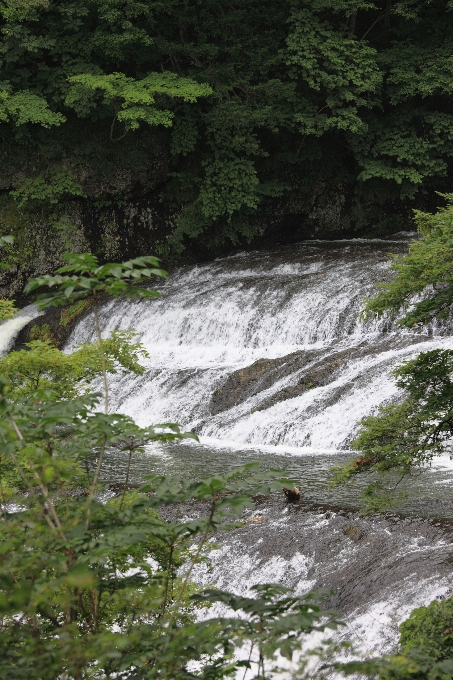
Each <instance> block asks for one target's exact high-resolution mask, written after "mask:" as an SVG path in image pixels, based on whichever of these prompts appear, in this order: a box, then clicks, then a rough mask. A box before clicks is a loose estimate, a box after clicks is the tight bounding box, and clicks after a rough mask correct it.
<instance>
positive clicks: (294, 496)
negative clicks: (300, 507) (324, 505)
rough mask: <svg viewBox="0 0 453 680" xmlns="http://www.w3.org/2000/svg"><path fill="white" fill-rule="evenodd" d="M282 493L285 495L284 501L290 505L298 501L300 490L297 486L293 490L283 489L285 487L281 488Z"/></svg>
mask: <svg viewBox="0 0 453 680" xmlns="http://www.w3.org/2000/svg"><path fill="white" fill-rule="evenodd" d="M283 493H284V494H285V496H286V499H287V500H288V501H290V502H291V503H293V502H294V501H300V490H299V488H298V487H297V486H295V487H294V489H293V490H291V489H285V487H283Z"/></svg>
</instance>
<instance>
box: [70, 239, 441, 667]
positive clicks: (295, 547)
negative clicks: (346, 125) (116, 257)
mask: <svg viewBox="0 0 453 680" xmlns="http://www.w3.org/2000/svg"><path fill="white" fill-rule="evenodd" d="M407 241H408V237H407V236H406V237H403V238H399V237H397V238H393V239H388V240H381V241H379V240H370V241H361V240H353V241H338V242H332V243H325V242H310V243H301V244H298V245H296V246H286V247H281V248H276V249H273V250H272V251H268V252H265V253H247V254H240V255H236V256H234V257H230V258H226V259H222V260H218V261H215V262H212V263H209V264H205V265H198V266H194V267H185V268H182V269H180V270H178V271H176V272H174V273H173V274H172V276H171V277H170V279H169V281H168V282H167V283H165V284H164V285H162V286H161V287H160V290H161V293H162V297H161V298H160V299H159V300H153V301H130V300H123V301H113V302H110V303H108V304H107V305H106V306H105V307H104V308H103V309H102V312H101V317H102V327H103V334H104V336H105V335H107V334H108V333H109V332H110V331H112V330H115V329H126V328H135V329H136V331H137V333H138V337H139V339H140V340H141V341H142V342H143V344H144V345H145V347H146V349H147V350H148V352H149V359H147V360H146V362H144V363H146V371H145V373H144V375H142V376H140V377H137V376H125V375H121V374H119V375H117V376H114V377H113V378H112V379H111V404H110V407H111V410H112V411H116V410H119V411H122V412H124V413H128V414H130V415H131V416H133V417H134V418H135V420H136V421H138V422H139V423H140V424H143V425H145V424H150V423H158V422H160V423H162V422H179V423H181V424H183V425H184V426H186V427H188V428H189V427H193V428H195V429H196V431H197V432H198V434H199V435H200V439H201V442H202V445H201V446H198V448H197V447H193V446H191V445H188V444H184V443H181V444H178V445H177V446H175V447H174V448H173V449H172V447H171V446H169V447H163V448H161V449H159V448H158V447H157V449H156V448H154V449H153V448H152V447H151V448H150V450H148V451H146V452H145V453H144V454H143V455H140V454H138V455H137V457H136V458H135V460H134V468H135V472H134V471H133V472H132V475H133V476H134V475H135V476H134V479H135V481H137V480H139V479H140V478H141V477H142V476H143V475H144V474H146V472H148V471H149V472H150V471H154V472H165V473H167V474H175V473H176V474H177V475H183V476H186V477H190V476H194V475H195V476H197V477H199V476H200V475H201V476H205V475H209V474H215V473H217V472H222V471H224V470H225V469H230V467H231V466H234V465H236V464H238V463H243V462H245V461H246V454H247V451H248V450H250V451H251V453H250V456H253V458H254V459H256V458H259V457H260V456H261V460H262V461H263V464H265V467H266V466H267V467H284V468H285V470H287V472H288V473H289V474H291V476H293V477H295V478H296V479H299V480H300V485H301V488H302V489H303V495H304V500H306V501H307V500H309V501H316V502H321V503H328V502H330V503H337V504H339V505H343V506H349V507H350V506H351V504H352V505H354V503H355V502H357V495H356V496H355V501H354V500H353V496H352V492H351V491H350V490H348V491H344V492H343V491H342V494H343V495H340V496H336V497H333V496H332V495H330V496H328V494H327V490H326V483H325V482H326V475H327V470H328V468H329V467H330V466H331V465H332V458H333V457H336V460H338V456H339V455H342V449H344V448H347V446H348V443H349V441H350V439H351V437H352V436H353V434H354V432H355V430H356V427H357V425H356V424H357V421H358V420H360V419H361V418H363V417H364V416H366V415H368V414H369V413H370V412H372V411H373V409H376V407H377V406H378V405H379V404H382V403H385V402H387V401H389V400H392V399H394V398H395V397H397V390H396V388H395V385H394V381H393V379H392V377H391V370H392V368H394V367H395V366H396V365H398V364H399V363H401V362H402V361H404V360H406V359H409V358H412V357H414V356H416V355H417V353H419V352H420V351H423V350H427V349H433V348H438V347H439V348H441V347H452V338H451V336H450V335H449V333H450V330H449V329H448V328H441V327H434V328H433V329H432V334H431V333H428V330H427V329H415V330H413V331H402V330H399V329H398V328H397V327H395V326H394V325H393V324H392V323H391V321H390V320H389V319H388V318H384V319H381V320H371V321H368V322H366V321H363V320H361V319H360V309H361V307H362V298H363V297H366V296H368V295H370V294H372V293H373V292H374V291H375V284H376V283H377V282H379V281H382V280H385V279H386V278H387V279H388V276H389V259H388V256H387V253H388V252H389V251H390V252H397V253H401V252H405V250H406V248H407ZM90 340H91V341H94V340H95V335H94V330H93V320H92V318H91V317H90V316H87V317H85V318H84V319H83V321H81V322H80V323H79V324H78V326H77V327H76V329H75V331H74V332H73V334H72V336H71V338H70V341H69V343H68V345H67V349H70V348H71V347H74V345H76V344H77V343H80V342H84V341H90ZM294 352H295V353H296V354H295V355H292V356H293V358H294V356H295V357H296V358H297V360H296V361H294V362H293V364H291V362H292V361H293V359H292V358H291V356H289V357H288V355H291V353H294ZM281 357H287V359H285V360H284V361H283V364H284V363H285V362H286V363H287V365H288V366H290V367H291V366H292V368H290V369H288V370H287V371H285V370H282V371H280V373H277V374H276V376H277V377H276V379H275V380H273V381H272V380H271V381H270V382H269V381H268V382H267V383H266V384H264V383H263V389H261V390H260V389H256V390H253V389H252V390H251V391H250V390H249V392H248V393H247V392H244V393H243V395H242V397H241V398H238V399H236V400H235V399H233V400H232V402H231V403H229V404H228V407H227V408H221V409H219V408H213V402H212V398H213V393H215V392H216V391H219V390H220V391H222V388H223V389H224V386H225V383H226V381H227V380H228V378H229V376H231V375H232V374H233V373H234V372H236V371H238V369H244V368H245V367H250V366H251V364H253V363H254V362H256V361H257V360H258V359H272V360H275V359H278V358H281ZM304 357H306V358H307V361H306V362H305V364H304V361H303V359H304ZM298 362H299V363H298ZM335 362H338V369H335V370H334V369H332V370H331V372H330V373H329V375H328V376H327V379H326V380H324V381H321V382H322V384H319V385H318V386H313V387H312V388H311V389H306V390H302V391H299V393H296V392H297V385H298V384H299V383H300V379H301V376H302V377H303V376H304V375H305V374H307V371H308V373H309V372H310V370H311V369H310V367H311V366H316V367H318V368H319V367H320V366H321V368H322V366H323V365H330V366H331V367H332V366H333V367H335V365H336V364H335ZM259 365H263V363H262V362H261V364H259ZM227 384H228V383H227ZM96 388H97V389H99V391H101V389H102V386H101V384H100V383H99V384H98V385H96ZM294 389H296V392H294V391H293V392H291V390H294ZM284 390H287V393H286V394H287V395H288V394H289V396H290V398H282V397H281V395H282V394H283V393H284ZM288 390H289V392H288ZM279 395H280V396H279ZM294 395H295V396H294ZM256 409H259V410H256ZM282 454H285V455H282ZM269 459H271V463H270V464H269ZM282 461H287V462H286V465H284V466H282V465H281V463H282ZM288 461H289V462H288ZM124 465H125V461H124V456H122V454H120V453H115V452H113V453H112V454H110V453H108V454H107V455H106V461H105V468H106V469H105V472H104V478H105V479H112V477H113V478H114V479H121V480H123V479H124ZM442 465H443V466H444V467H441V469H440V471H439V469H437V470H436V471H434V472H432V473H430V475H429V480H428V483H426V482H423V477H422V479H421V480H420V478H417V479H416V480H415V481H414V482H413V483H412V484H413V485H412V487H410V490H411V499H410V501H411V504H412V505H411V504H409V506H406V511H409V512H412V513H414V512H415V513H420V514H425V513H426V514H428V515H436V514H437V515H438V516H442V515H443V516H447V517H451V516H452V501H451V499H450V495H449V493H448V488H449V485H450V484H451V469H448V468H449V466H451V463H450V461H444V462H443V463H442ZM414 484H415V486H414ZM417 484H418V485H419V486H417ZM423 484H424V486H423ZM436 485H438V486H436ZM433 490H434V491H433ZM193 510H194V508H189V509H188V512H189V514H190V513H191V512H192V511H193ZM294 510H295V511H294V512H291V508H286V507H285V506H284V501H283V499H282V498H280V497H274V499H273V500H271V501H270V502H269V504H268V505H267V506H266V505H264V506H262V507H261V508H258V510H257V511H256V513H254V514H253V515H252V516H250V517H249V518H248V521H246V525H245V526H244V528H243V529H241V530H240V531H239V532H236V533H233V534H228V535H227V534H225V535H221V536H220V538H218V540H219V542H220V548H219V547H217V549H214V550H213V551H212V553H211V557H212V569H211V570H210V571H209V572H206V568H205V565H204V564H201V565H198V566H197V568H196V569H195V571H194V573H193V576H194V578H195V579H196V580H197V581H198V582H199V583H200V584H206V583H208V584H211V585H217V586H219V587H221V588H222V587H226V588H228V589H232V590H234V591H236V592H243V593H247V592H248V589H249V587H250V585H251V584H252V583H258V582H263V581H268V582H269V581H278V582H281V583H284V584H286V585H290V586H294V587H296V588H297V590H298V592H304V591H305V590H306V589H308V588H310V587H312V586H313V585H315V586H316V587H318V586H327V587H328V588H331V589H333V590H334V591H335V593H336V595H335V598H336V601H335V602H334V606H335V607H336V608H338V609H340V611H341V613H342V615H343V616H344V617H345V619H346V622H347V624H348V627H347V629H345V633H344V637H346V638H348V639H351V638H353V639H354V638H355V640H357V638H358V639H359V641H360V643H361V647H362V653H364V654H366V653H371V652H376V651H377V652H379V653H381V652H388V651H390V650H391V648H392V645H394V643H395V641H396V640H397V635H398V632H397V624H398V623H400V622H401V620H402V619H403V618H405V617H406V616H407V615H408V613H409V612H410V611H411V609H413V608H414V607H416V606H420V605H422V604H428V603H429V602H430V601H431V600H432V599H434V598H435V597H440V596H445V595H448V594H449V582H450V581H449V574H450V570H451V569H450V561H451V549H450V545H451V540H450V538H449V537H448V536H447V535H446V534H445V533H443V531H441V530H440V529H437V528H436V526H435V525H434V524H432V523H430V522H429V521H427V520H420V522H419V521H418V520H414V521H412V520H410V519H408V520H404V521H400V520H395V522H394V523H393V524H392V521H390V520H385V521H384V520H382V522H380V521H376V522H374V520H373V521H371V523H369V524H365V523H364V521H363V520H361V519H360V517H358V516H357V515H355V516H350V515H349V514H348V512H345V513H343V514H341V513H340V514H337V511H336V510H334V511H332V510H331V509H327V510H326V507H325V506H323V507H321V509H318V510H316V509H313V510H306V511H302V512H298V510H299V508H295V509H294ZM342 512H343V511H342ZM255 514H256V516H255ZM255 519H256V520H257V521H256V523H255ZM246 520H247V518H246ZM351 522H353V523H354V525H356V524H359V526H362V529H363V539H360V541H359V542H357V543H354V542H353V541H352V540H351V539H350V538H349V537H348V527H350V525H351ZM417 522H419V523H418V524H417ZM362 529H361V531H362ZM361 535H362V534H361ZM208 615H210V616H212V615H215V612H214V613H213V612H211V613H210V614H209V613H208ZM341 635H342V634H340V636H341ZM241 677H242V673H241ZM247 677H249V676H247ZM315 677H316V675H315ZM331 677H332V678H333V677H334V675H332V676H331Z"/></svg>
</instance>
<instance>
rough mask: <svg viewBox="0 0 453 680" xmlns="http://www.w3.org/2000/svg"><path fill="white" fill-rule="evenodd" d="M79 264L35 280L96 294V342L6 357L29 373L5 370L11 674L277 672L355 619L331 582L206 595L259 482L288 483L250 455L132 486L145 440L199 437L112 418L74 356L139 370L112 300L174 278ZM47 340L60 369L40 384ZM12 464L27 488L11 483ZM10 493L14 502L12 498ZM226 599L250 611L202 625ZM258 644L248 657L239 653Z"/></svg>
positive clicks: (131, 265) (0, 600)
mask: <svg viewBox="0 0 453 680" xmlns="http://www.w3.org/2000/svg"><path fill="white" fill-rule="evenodd" d="M67 260H68V263H69V264H68V265H67V266H66V267H63V268H61V269H60V270H59V272H58V273H57V274H56V275H55V276H46V277H41V278H39V279H37V280H35V281H32V282H30V284H29V286H28V289H29V290H36V289H38V288H40V287H41V286H47V287H49V288H50V291H49V292H47V293H46V294H45V295H42V296H41V304H49V303H53V304H60V303H61V302H64V301H67V300H69V301H75V300H80V299H84V298H86V297H88V296H90V297H91V298H93V300H94V307H93V308H94V312H95V325H96V328H97V332H98V343H97V347H96V348H95V349H93V347H92V346H83V347H82V348H81V349H79V350H77V351H76V352H75V353H74V354H75V355H76V358H74V355H73V356H72V359H71V357H70V356H69V358H68V359H63V358H62V357H61V356H60V354H58V350H55V349H54V348H52V347H50V346H49V345H48V343H42V342H41V343H39V342H38V343H37V344H36V342H35V343H33V342H32V343H30V349H29V351H28V355H31V357H28V358H27V357H25V356H24V355H23V354H22V353H21V352H17V353H15V354H13V355H12V358H10V357H11V355H10V357H6V359H4V360H3V367H7V368H8V370H9V371H10V374H11V376H12V377H13V379H14V380H15V381H16V383H14V382H13V383H11V382H10V381H9V380H8V378H7V377H5V376H0V438H1V440H2V444H3V449H2V451H3V452H4V458H2V459H1V461H0V490H1V494H2V498H1V503H0V511H1V520H2V521H1V522H0V537H1V540H0V615H1V618H0V649H1V654H0V675H1V676H2V678H3V677H4V678H5V679H6V678H7V679H8V680H10V679H11V680H15V679H21V678H23V679H25V678H26V679H27V680H42V679H43V678H59V677H62V676H64V677H66V678H68V679H71V680H83V679H85V678H86V679H88V678H99V679H101V678H108V677H116V678H124V679H126V678H129V679H131V680H132V678H135V679H138V678H141V679H142V680H145V679H149V680H152V679H153V678H154V679H156V680H157V679H161V680H163V679H167V680H187V679H188V678H191V677H202V678H205V679H206V680H208V679H210V680H215V679H218V680H220V679H223V678H226V677H234V676H235V675H236V674H237V672H238V670H239V669H242V668H244V669H246V668H250V667H253V666H254V664H255V665H256V676H255V677H256V678H262V680H265V678H269V677H270V673H271V672H272V668H274V667H276V665H278V661H277V659H276V658H275V657H276V655H277V654H278V653H280V654H282V655H285V656H286V657H291V655H292V654H293V653H294V651H296V650H299V649H300V648H301V639H300V634H301V633H308V632H311V631H315V630H325V629H326V628H327V629H328V628H336V627H337V626H338V625H340V623H339V621H338V620H337V618H336V616H335V614H334V613H333V612H326V611H323V610H322V608H321V606H320V603H321V599H322V594H321V593H308V594H306V595H303V596H294V595H293V594H292V593H290V592H289V591H288V589H286V588H282V587H281V586H278V585H273V586H271V585H267V586H259V587H255V589H254V593H253V596H252V597H249V598H244V597H237V596H235V595H233V594H231V593H224V592H217V591H213V590H207V591H204V592H195V591H196V588H195V587H194V584H193V583H192V582H191V575H192V571H193V567H194V565H195V564H196V562H197V561H198V560H199V559H200V557H201V556H202V555H203V552H204V550H205V548H206V544H207V541H208V540H209V538H210V536H211V534H212V532H214V531H215V530H218V529H222V530H226V529H228V528H232V527H235V526H238V523H240V518H241V514H242V512H243V510H244V508H246V507H247V506H251V505H253V501H252V499H251V495H252V493H253V494H256V493H259V494H262V493H264V494H265V493H268V492H269V491H270V489H271V488H274V487H277V488H281V485H282V483H285V482H286V480H282V479H281V478H280V473H279V472H278V471H276V472H274V473H270V474H268V473H266V474H263V473H260V472H259V470H258V464H257V463H250V464H248V465H245V466H243V467H241V468H239V469H235V470H234V471H233V472H231V473H229V474H227V475H225V476H224V477H217V476H216V477H212V478H207V479H202V480H198V481H195V482H186V481H181V480H171V479H166V478H164V477H158V476H150V477H148V478H147V479H146V480H145V483H144V484H143V485H142V486H141V487H140V488H139V489H134V490H130V488H129V471H130V466H131V459H132V458H133V455H134V453H135V452H136V451H140V450H143V446H144V445H145V444H147V443H151V442H163V443H165V442H171V441H174V440H176V439H182V438H187V437H192V438H195V439H196V436H195V435H194V434H192V433H184V432H181V430H180V428H179V427H178V426H177V425H175V424H171V423H164V424H161V425H155V426H151V427H147V428H139V427H138V426H137V425H136V424H135V423H134V422H133V420H132V419H131V418H129V417H127V416H123V415H121V414H109V413H108V398H107V395H108V392H107V390H106V394H105V400H104V412H100V411H99V410H98V406H99V402H100V397H101V395H98V394H82V395H79V396H77V395H75V394H74V393H73V391H74V390H75V386H74V384H72V385H69V386H68V384H67V380H68V376H67V364H66V363H65V361H67V362H71V361H72V362H75V366H76V374H77V371H79V372H80V374H81V375H82V376H83V380H86V379H87V378H88V377H89V376H90V375H91V374H92V373H93V372H98V371H99V368H100V367H101V370H102V373H103V376H104V383H105V385H107V373H108V370H109V362H111V361H112V362H113V361H114V360H118V361H120V363H122V364H123V365H124V366H126V367H129V368H130V367H131V368H136V356H137V354H138V353H139V352H140V346H139V345H135V346H133V347H135V350H134V349H133V350H132V351H130V347H128V350H127V352H124V351H123V349H124V348H123V345H122V342H123V340H124V338H123V337H121V336H119V337H113V338H111V339H108V340H104V339H102V336H101V329H100V326H99V316H98V309H97V304H98V297H99V295H100V294H101V293H108V294H110V295H120V294H126V295H132V296H144V297H151V296H152V295H155V294H156V293H155V291H151V290H149V289H148V288H144V287H141V286H137V285H133V284H136V283H137V282H140V281H143V280H146V279H149V278H151V277H152V276H154V275H157V276H162V275H164V274H163V272H162V270H160V268H159V267H158V262H157V260H156V259H155V258H151V257H147V258H141V259H139V260H134V261H128V262H124V263H116V264H108V265H104V266H101V267H100V266H99V265H98V263H97V261H96V259H95V258H93V257H92V256H91V255H88V254H84V255H78V256H75V255H72V256H68V258H67ZM150 265H151V266H150ZM131 284H132V285H131ZM109 343H110V344H109ZM118 347H119V350H118ZM39 352H41V353H42V354H43V361H42V363H41V368H42V369H43V370H44V371H45V374H46V375H45V378H44V382H43V383H40V382H39V381H40V380H41V377H40V376H38V378H39V380H38V383H37V384H36V376H37V375H38V373H39V370H40V367H39V366H38V364H39V361H38V357H37V356H36V354H39ZM128 352H129V353H128ZM25 354H27V352H25ZM100 357H101V361H99V359H100ZM27 362H28V363H27ZM27 366H28V369H29V371H30V372H31V373H32V378H30V379H29V377H28V374H27V373H26V372H25V371H26V367H27ZM1 368H2V366H0V370H1ZM113 368H114V366H113ZM84 370H85V373H84V372H83V371H84ZM18 371H20V373H18ZM17 375H19V377H18V378H17V377H16V376H17ZM24 376H25V377H24ZM33 380H34V381H35V384H34V385H32V384H31V383H32V381H33ZM69 396H70V398H68V397H69ZM112 446H115V447H120V449H121V450H123V451H124V452H125V455H127V458H128V465H127V471H126V475H125V479H124V484H123V485H122V490H121V494H120V496H119V497H117V498H115V499H112V500H110V501H108V502H104V503H103V502H101V501H100V499H99V498H98V494H99V491H100V489H101V488H102V485H101V484H100V478H101V472H102V462H103V457H104V452H105V451H106V449H107V448H108V447H112ZM13 473H14V474H15V475H16V477H17V476H19V478H20V489H19V491H21V490H25V491H26V493H18V491H17V490H15V489H14V488H12V484H11V479H12V474H13ZM286 483H288V482H286ZM12 494H14V495H13V496H12ZM11 496H12V497H13V498H14V501H15V504H16V505H15V507H10V506H8V503H7V501H8V500H10V499H11ZM194 499H195V500H198V501H200V502H201V503H202V505H203V507H204V508H205V512H204V513H202V514H201V516H200V517H199V518H198V519H194V520H187V521H176V522H174V523H170V522H166V521H164V520H163V519H162V518H161V517H160V516H159V508H161V507H162V506H165V505H168V504H175V503H179V502H187V501H193V500H194ZM194 541H195V546H194V543H193V542H194ZM189 546H192V549H191V550H190V551H189V550H188V548H189ZM213 602H222V603H224V604H227V605H228V606H229V607H231V609H232V610H233V611H235V612H236V613H239V616H237V615H236V616H234V617H233V616H232V617H223V618H222V617H220V618H213V619H207V620H205V621H199V622H197V621H196V620H195V618H194V608H196V607H200V606H203V607H205V606H209V605H210V604H212V603H213ZM244 647H245V650H246V651H245V653H244V655H243V658H241V655H239V658H237V656H236V655H235V650H238V649H241V648H244ZM253 649H256V650H257V652H258V659H257V661H256V662H255V661H254V658H253V656H252V651H253ZM194 662H197V663H198V664H199V667H200V670H199V671H198V672H195V671H193V670H192V668H191V665H192V666H193V663H194Z"/></svg>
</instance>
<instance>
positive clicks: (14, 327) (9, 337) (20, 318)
mask: <svg viewBox="0 0 453 680" xmlns="http://www.w3.org/2000/svg"><path fill="white" fill-rule="evenodd" d="M41 314H42V312H40V311H39V309H38V307H37V306H36V305H27V306H26V307H24V308H23V309H21V310H20V311H18V312H17V313H16V314H15V315H14V317H13V318H12V319H5V320H4V321H1V322H0V356H3V355H5V354H6V353H7V352H8V351H9V350H10V349H11V348H12V346H13V345H14V340H15V339H16V338H17V336H18V335H19V333H20V331H21V330H22V328H24V326H26V325H27V323H30V321H33V319H36V317H37V316H40V315H41Z"/></svg>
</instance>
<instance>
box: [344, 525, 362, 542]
mask: <svg viewBox="0 0 453 680" xmlns="http://www.w3.org/2000/svg"><path fill="white" fill-rule="evenodd" d="M343 533H344V535H345V536H347V537H348V538H350V539H351V541H360V539H361V538H363V537H364V536H365V532H364V531H363V529H362V528H361V527H359V526H357V524H349V526H347V527H345V528H344V529H343Z"/></svg>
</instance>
